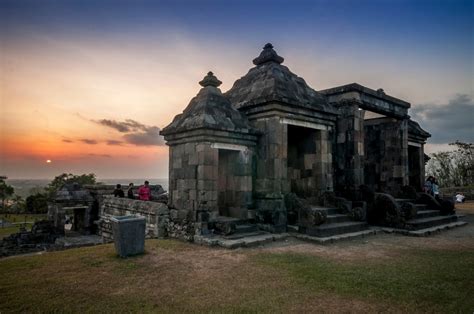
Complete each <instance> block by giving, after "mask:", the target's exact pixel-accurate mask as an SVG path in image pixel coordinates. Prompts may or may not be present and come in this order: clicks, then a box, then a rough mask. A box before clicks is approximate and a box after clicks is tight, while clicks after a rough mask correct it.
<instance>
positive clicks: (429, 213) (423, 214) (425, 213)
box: [416, 209, 439, 219]
mask: <svg viewBox="0 0 474 314" xmlns="http://www.w3.org/2000/svg"><path fill="white" fill-rule="evenodd" d="M436 216H439V211H437V210H428V209H427V210H418V212H417V213H416V218H417V219H421V218H428V217H436Z"/></svg>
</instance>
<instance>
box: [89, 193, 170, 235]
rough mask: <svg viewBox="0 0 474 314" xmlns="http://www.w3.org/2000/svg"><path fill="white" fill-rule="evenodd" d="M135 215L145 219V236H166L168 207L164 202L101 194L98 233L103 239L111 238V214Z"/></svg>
mask: <svg viewBox="0 0 474 314" xmlns="http://www.w3.org/2000/svg"><path fill="white" fill-rule="evenodd" d="M126 215H137V216H142V217H145V219H146V237H147V238H163V237H166V236H167V230H168V223H169V209H168V206H167V205H166V204H163V203H158V202H145V201H139V200H132V199H128V198H119V197H113V196H108V195H107V196H103V200H102V204H101V208H100V219H99V221H98V222H97V224H98V227H99V228H98V229H99V231H98V233H99V235H101V236H102V237H103V238H104V239H105V240H112V239H113V235H112V223H111V221H110V218H112V216H126Z"/></svg>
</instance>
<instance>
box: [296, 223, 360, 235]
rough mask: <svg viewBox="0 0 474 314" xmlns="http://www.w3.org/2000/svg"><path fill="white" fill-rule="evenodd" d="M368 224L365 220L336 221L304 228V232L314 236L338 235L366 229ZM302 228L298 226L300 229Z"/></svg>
mask: <svg viewBox="0 0 474 314" xmlns="http://www.w3.org/2000/svg"><path fill="white" fill-rule="evenodd" d="M367 228H368V225H367V223H366V222H357V221H350V222H338V223H330V224H326V223H325V224H322V225H321V226H318V227H309V228H306V230H304V231H305V233H306V234H307V235H310V236H314V237H329V236H334V235H340V234H344V233H350V232H357V231H362V230H366V229H367ZM301 229H302V228H300V230H301Z"/></svg>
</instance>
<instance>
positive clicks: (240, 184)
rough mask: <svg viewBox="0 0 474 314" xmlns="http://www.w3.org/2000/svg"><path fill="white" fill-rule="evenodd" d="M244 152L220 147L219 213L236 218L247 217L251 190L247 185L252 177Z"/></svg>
mask: <svg viewBox="0 0 474 314" xmlns="http://www.w3.org/2000/svg"><path fill="white" fill-rule="evenodd" d="M241 154H242V152H240V151H236V150H227V149H219V162H218V176H219V179H218V191H217V193H218V195H217V204H218V206H219V215H220V216H226V217H234V218H241V219H246V218H247V206H246V203H247V202H248V199H249V197H251V192H249V191H248V190H249V189H248V188H247V187H246V185H248V179H249V178H250V177H249V176H248V175H247V174H246V173H245V171H242V169H243V168H245V167H246V165H245V164H244V163H243V162H242V158H241Z"/></svg>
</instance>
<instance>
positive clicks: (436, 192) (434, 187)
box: [431, 178, 439, 200]
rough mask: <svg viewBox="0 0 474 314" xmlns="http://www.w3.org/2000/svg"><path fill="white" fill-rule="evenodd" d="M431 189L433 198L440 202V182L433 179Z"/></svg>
mask: <svg viewBox="0 0 474 314" xmlns="http://www.w3.org/2000/svg"><path fill="white" fill-rule="evenodd" d="M431 189H432V190H433V196H434V197H435V198H436V199H437V200H438V199H439V185H438V180H436V178H433V182H432V185H431Z"/></svg>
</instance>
